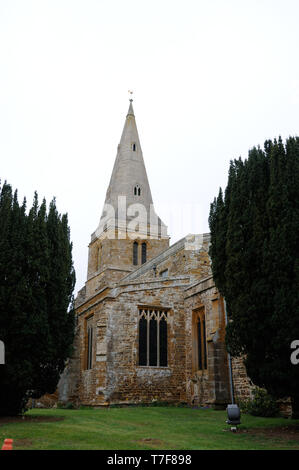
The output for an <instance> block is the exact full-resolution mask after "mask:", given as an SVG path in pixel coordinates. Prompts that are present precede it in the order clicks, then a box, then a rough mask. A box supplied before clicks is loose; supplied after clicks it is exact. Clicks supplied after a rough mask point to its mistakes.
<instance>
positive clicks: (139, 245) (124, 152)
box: [86, 99, 169, 296]
mask: <svg viewBox="0 0 299 470" xmlns="http://www.w3.org/2000/svg"><path fill="white" fill-rule="evenodd" d="M132 101H133V100H132V99H131V100H130V106H129V110H128V113H127V116H126V120H125V125H124V128H123V132H122V135H121V139H120V143H119V145H118V147H117V155H116V159H115V163H114V167H113V171H112V175H111V179H110V183H109V186H108V189H107V193H106V199H105V204H104V208H103V212H102V216H101V219H100V223H99V226H98V228H97V230H96V231H95V232H94V233H93V234H92V235H91V242H90V244H89V257H88V273H87V283H86V294H87V296H90V295H93V294H96V293H97V292H98V291H99V290H101V289H102V288H104V287H105V286H111V285H113V284H114V283H116V282H117V281H119V280H120V279H121V278H122V277H124V276H125V275H126V274H128V273H130V272H132V271H134V270H135V269H137V268H138V267H140V265H141V264H143V263H145V262H146V261H149V260H150V259H151V258H153V257H155V256H157V255H158V254H159V253H161V252H162V251H164V250H165V249H167V248H168V246H169V236H168V235H167V227H166V226H165V224H164V223H163V222H162V221H161V219H160V218H159V217H158V216H157V214H156V212H155V210H154V206H153V200H152V195H151V190H150V185H149V182H148V177H147V173H146V168H145V164H144V160H143V154H142V149H141V145H140V140H139V135H138V130H137V125H136V120H135V115H134V110H133V104H132Z"/></svg>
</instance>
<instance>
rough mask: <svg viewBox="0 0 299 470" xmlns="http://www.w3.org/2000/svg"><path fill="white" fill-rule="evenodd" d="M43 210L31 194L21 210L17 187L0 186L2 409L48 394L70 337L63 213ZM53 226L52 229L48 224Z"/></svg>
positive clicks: (15, 410)
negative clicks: (29, 201) (30, 197)
mask: <svg viewBox="0 0 299 470" xmlns="http://www.w3.org/2000/svg"><path fill="white" fill-rule="evenodd" d="M52 206H53V204H51V208H50V210H49V214H47V207H46V201H45V200H44V201H43V202H42V204H41V205H40V206H39V203H38V196H37V194H35V196H34V201H33V205H32V207H31V209H30V211H29V213H28V215H27V214H26V201H25V200H24V202H23V204H22V206H19V204H18V199H17V192H15V194H14V195H13V193H12V189H11V187H10V186H9V185H8V184H7V183H5V184H4V185H3V187H2V188H1V192H0V339H1V340H2V341H4V344H5V356H6V364H5V365H4V366H1V367H0V383H1V387H0V415H15V414H19V413H22V412H23V411H24V410H25V409H26V403H27V401H28V398H29V397H39V396H41V395H42V394H44V393H46V392H49V393H51V392H53V391H54V390H55V388H56V386H57V383H58V380H59V376H60V374H61V372H62V371H63V368H64V365H65V362H66V359H67V357H68V356H69V354H70V351H71V344H72V341H73V327H74V313H73V298H72V293H73V288H74V280H75V274H74V269H73V263H72V244H71V242H70V232H69V227H68V223H67V216H66V215H63V216H62V217H61V216H60V215H58V213H57V211H56V212H55V211H54V216H53V207H52ZM55 224H56V229H55V230H53V229H52V227H53V225H55Z"/></svg>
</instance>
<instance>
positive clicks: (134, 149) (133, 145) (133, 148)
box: [132, 142, 136, 152]
mask: <svg viewBox="0 0 299 470" xmlns="http://www.w3.org/2000/svg"><path fill="white" fill-rule="evenodd" d="M132 150H133V152H136V144H135V142H134V143H133V144H132Z"/></svg>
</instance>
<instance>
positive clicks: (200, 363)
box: [193, 308, 207, 371]
mask: <svg viewBox="0 0 299 470" xmlns="http://www.w3.org/2000/svg"><path fill="white" fill-rule="evenodd" d="M193 338H194V342H193V344H194V349H193V370H194V371H196V370H206V369H207V344H206V322H205V311H204V308H201V309H199V310H196V311H195V312H193Z"/></svg>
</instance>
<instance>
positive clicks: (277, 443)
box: [0, 407, 299, 450]
mask: <svg viewBox="0 0 299 470" xmlns="http://www.w3.org/2000/svg"><path fill="white" fill-rule="evenodd" d="M26 416H28V417H32V418H33V420H32V421H29V420H28V421H26V420H23V421H22V420H21V421H19V422H9V423H5V421H3V420H2V421H1V419H0V441H1V443H2V442H3V439H4V438H12V439H14V444H15V445H14V449H44V450H52V449H58V450H59V449H106V450H121V449H125V450H131V449H136V450H139V449H165V450H180V449H181V450H182V449H185V450H193V449H252V450H253V449H297V450H298V449H299V432H298V431H297V432H296V433H294V434H292V433H288V434H287V435H286V433H285V434H283V433H276V432H274V434H273V431H272V432H271V429H272V430H273V428H274V427H277V426H284V427H286V426H291V425H297V426H298V425H299V420H297V421H295V420H286V419H284V418H257V417H253V416H249V415H242V416H241V421H242V424H241V425H240V426H239V431H238V432H237V433H232V432H230V431H224V430H227V429H228V426H227V424H226V423H225V420H226V412H225V411H214V410H211V409H206V410H200V409H191V408H175V407H134V408H130V407H128V408H111V409H94V410H93V409H82V410H64V409H43V410H41V409H34V410H31V411H29V412H28V413H26ZM38 416H42V417H43V419H44V421H37V417H38ZM53 417H55V418H59V417H61V418H63V419H62V420H60V421H46V419H48V418H49V419H51V418H52V419H53ZM34 419H36V421H34ZM263 428H267V429H268V431H269V432H264V431H263ZM294 429H295V428H294ZM261 431H262V432H261Z"/></svg>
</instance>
